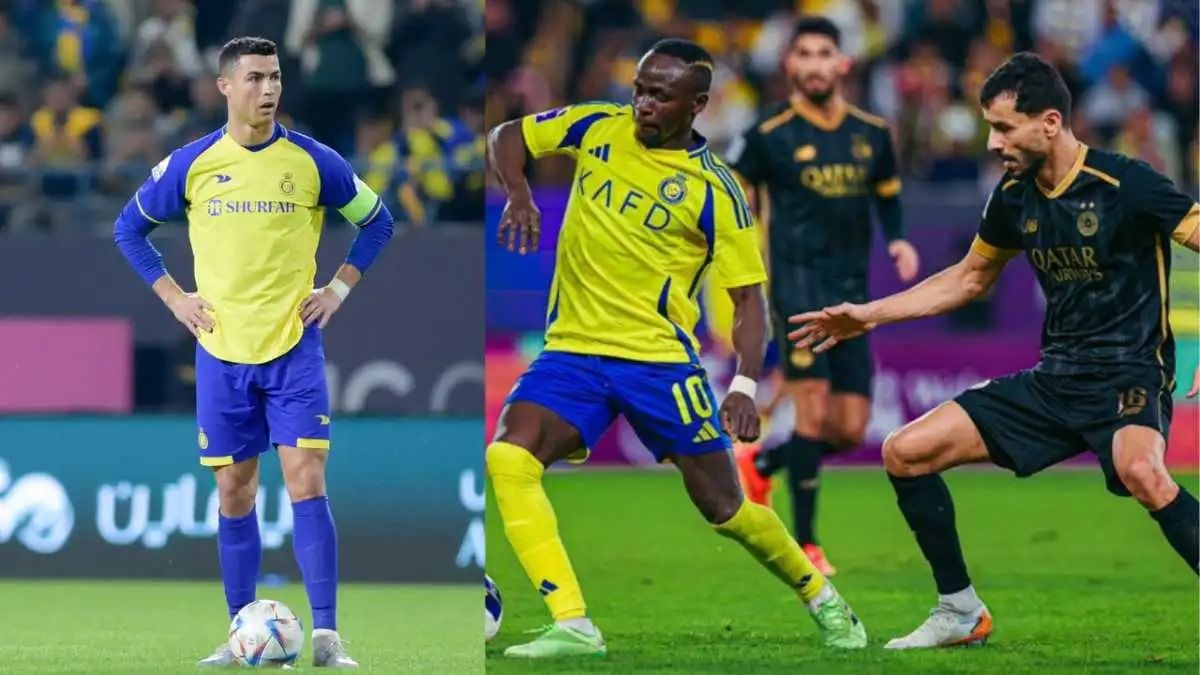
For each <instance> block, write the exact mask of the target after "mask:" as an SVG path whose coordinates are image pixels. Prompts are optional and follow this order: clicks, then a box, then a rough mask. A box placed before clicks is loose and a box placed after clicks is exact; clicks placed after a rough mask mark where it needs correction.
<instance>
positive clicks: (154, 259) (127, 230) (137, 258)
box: [113, 196, 167, 285]
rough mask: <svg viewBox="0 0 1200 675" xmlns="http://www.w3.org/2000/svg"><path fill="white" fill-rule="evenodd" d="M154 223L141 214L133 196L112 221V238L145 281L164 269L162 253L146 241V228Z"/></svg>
mask: <svg viewBox="0 0 1200 675" xmlns="http://www.w3.org/2000/svg"><path fill="white" fill-rule="evenodd" d="M154 225H155V223H154V222H153V221H151V220H149V219H147V218H146V217H145V216H144V215H143V214H142V212H141V210H140V208H139V207H138V204H137V197H136V196H135V197H134V198H133V199H130V200H129V203H128V204H126V205H125V208H124V209H122V211H121V214H120V215H119V216H117V222H116V223H115V224H114V225H113V241H115V242H116V244H117V248H118V249H120V251H121V254H122V255H124V256H125V259H126V260H128V261H129V264H130V266H131V267H133V269H134V271H136V272H137V273H138V276H140V277H141V278H142V281H145V282H146V285H150V284H153V283H154V282H155V281H158V280H159V278H161V277H162V276H163V275H164V274H166V273H167V268H166V266H165V265H164V264H163V259H162V254H161V253H159V252H158V249H156V248H154V244H151V243H150V231H151V230H153V229H154Z"/></svg>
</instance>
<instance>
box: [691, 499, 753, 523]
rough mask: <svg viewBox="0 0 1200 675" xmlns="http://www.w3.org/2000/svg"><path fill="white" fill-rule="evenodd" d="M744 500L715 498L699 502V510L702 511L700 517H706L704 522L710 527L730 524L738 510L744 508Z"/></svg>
mask: <svg viewBox="0 0 1200 675" xmlns="http://www.w3.org/2000/svg"><path fill="white" fill-rule="evenodd" d="M742 501H743V500H742V498H741V497H740V496H738V497H736V498H735V497H732V496H730V497H725V496H721V497H715V498H713V499H711V500H706V501H704V502H698V503H697V504H696V506H697V508H699V509H700V515H702V516H704V520H706V521H708V523H709V524H710V525H720V524H721V523H727V522H729V521H730V520H731V519H732V518H733V517H734V516H735V515H737V512H738V509H740V508H741V507H742Z"/></svg>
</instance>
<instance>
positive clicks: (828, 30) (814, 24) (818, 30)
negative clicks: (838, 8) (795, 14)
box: [792, 16, 842, 49]
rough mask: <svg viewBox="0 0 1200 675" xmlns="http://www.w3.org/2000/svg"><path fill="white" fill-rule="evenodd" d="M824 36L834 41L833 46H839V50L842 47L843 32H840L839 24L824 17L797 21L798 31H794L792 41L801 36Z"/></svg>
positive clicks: (811, 17)
mask: <svg viewBox="0 0 1200 675" xmlns="http://www.w3.org/2000/svg"><path fill="white" fill-rule="evenodd" d="M810 34H816V35H824V36H825V37H827V38H829V39H830V40H833V44H835V45H837V47H838V49H841V47H842V31H840V30H838V27H837V24H835V23H834V22H832V21H830V20H829V19H827V18H825V17H823V16H802V17H800V19H799V20H798V21H796V29H795V30H793V31H792V40H793V41H795V40H796V38H798V37H800V36H801V35H810Z"/></svg>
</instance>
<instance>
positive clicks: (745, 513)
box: [716, 500, 825, 602]
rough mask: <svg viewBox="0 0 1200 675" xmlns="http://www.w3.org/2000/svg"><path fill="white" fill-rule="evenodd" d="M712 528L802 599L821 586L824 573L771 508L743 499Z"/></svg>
mask: <svg viewBox="0 0 1200 675" xmlns="http://www.w3.org/2000/svg"><path fill="white" fill-rule="evenodd" d="M716 528H717V533H718V534H720V535H722V536H725V537H729V538H730V539H735V540H737V541H738V542H739V543H741V545H742V546H744V547H745V548H746V550H747V551H749V552H750V554H751V555H753V556H754V558H755V560H758V562H759V563H761V564H762V566H763V567H766V568H767V569H768V570H771V574H774V575H775V576H777V577H779V579H780V580H781V581H783V582H784V583H786V584H787V585H788V586H791V587H792V588H793V589H795V591H796V594H797V595H799V596H800V599H801V600H803V601H804V602H808V601H810V600H812V599H813V598H815V597H817V593H819V592H820V591H821V589H822V588H823V587H824V586H825V577H824V576H822V575H821V573H820V572H818V571H817V568H815V567H813V564H812V562H810V561H809V559H808V556H806V555H804V551H802V550H800V545H799V544H797V543H796V540H795V539H792V536H791V535H790V534H788V531H787V528H786V527H784V525H783V521H781V520H780V519H779V516H777V515H775V512H774V511H772V510H771V509H768V508H767V507H765V506H762V505H760V504H755V503H754V502H751V501H750V500H746V501H744V502H742V506H741V507H740V508H739V509H738V511H737V513H735V514H733V517H732V518H730V519H729V520H727V521H725V522H723V523H721V524H720V525H717V526H716Z"/></svg>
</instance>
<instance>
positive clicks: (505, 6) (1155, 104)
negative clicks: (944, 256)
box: [485, 0, 1200, 192]
mask: <svg viewBox="0 0 1200 675" xmlns="http://www.w3.org/2000/svg"><path fill="white" fill-rule="evenodd" d="M800 13H812V14H823V15H825V16H828V17H829V18H830V19H832V20H833V21H834V22H835V23H836V24H838V26H839V27H840V28H841V29H842V35H843V44H842V49H843V51H844V52H846V53H847V54H849V55H850V56H851V57H853V59H854V62H855V66H854V69H853V71H852V74H851V76H850V77H849V78H848V79H847V92H846V93H847V96H848V98H849V99H850V100H851V101H855V102H856V103H858V104H859V105H861V106H862V107H865V108H867V109H869V110H871V111H873V112H875V113H877V114H880V115H882V116H884V117H886V118H887V119H888V120H889V121H890V122H891V123H892V125H893V131H894V134H895V142H896V149H897V153H898V157H899V159H900V162H901V165H902V169H903V171H904V172H905V173H906V174H907V176H908V177H909V179H910V181H911V180H913V179H915V180H918V181H922V182H929V183H933V184H944V183H947V182H967V183H970V182H972V181H973V182H975V183H976V184H978V185H979V189H980V190H981V192H986V191H989V190H990V189H991V188H992V186H993V185H994V182H995V180H996V179H997V178H998V174H999V172H1000V171H1001V169H1000V168H999V166H998V164H997V163H996V162H990V161H985V160H986V159H987V151H986V148H985V145H986V137H987V127H986V125H985V124H984V123H983V120H982V118H981V116H980V114H979V108H978V103H977V101H978V91H979V88H980V87H981V85H982V83H983V80H984V79H985V78H986V76H987V75H988V73H989V72H991V70H992V69H993V68H994V67H996V66H997V65H999V64H1000V63H1001V62H1002V61H1003V60H1004V59H1005V58H1006V57H1007V55H1008V54H1010V53H1012V52H1015V51H1020V50H1033V51H1036V52H1037V53H1039V54H1041V55H1043V56H1044V57H1045V58H1047V59H1049V60H1050V61H1052V62H1053V63H1055V64H1056V65H1057V66H1058V67H1059V68H1060V69H1061V71H1062V73H1063V75H1064V77H1065V79H1066V81H1067V84H1068V86H1069V87H1070V88H1071V91H1072V93H1073V95H1074V101H1075V110H1074V113H1073V115H1072V125H1073V127H1074V129H1075V133H1076V135H1077V136H1079V137H1080V138H1081V139H1082V140H1084V141H1085V142H1087V143H1088V144H1089V145H1093V146H1096V147H1106V148H1110V149H1114V150H1117V151H1120V152H1123V153H1126V154H1129V155H1133V156H1136V157H1140V158H1142V159H1144V160H1146V161H1147V162H1149V163H1150V164H1151V165H1153V166H1154V167H1155V168H1157V169H1159V170H1160V171H1163V172H1164V173H1166V174H1167V175H1168V176H1170V177H1171V178H1172V179H1174V180H1175V182H1176V184H1177V185H1181V186H1184V189H1190V190H1192V191H1193V192H1194V191H1195V186H1196V176H1197V157H1198V154H1200V151H1198V148H1197V105H1198V103H1197V48H1196V40H1197V0H794V1H788V0H738V1H737V2H733V1H731V0H591V1H575V2H572V1H570V0H488V2H487V8H486V15H485V21H486V30H487V51H488V58H487V66H486V68H487V78H488V83H489V87H488V93H487V97H488V100H487V126H488V127H490V126H491V125H493V124H497V123H499V122H501V121H503V120H504V119H509V118H512V117H515V116H518V115H522V114H526V113H529V112H533V111H539V110H543V109H546V108H552V107H555V106H558V105H561V104H563V103H567V102H571V101H578V100H592V99H604V100H616V101H627V100H629V98H630V84H631V82H632V80H633V72H634V69H635V65H636V62H637V58H638V57H639V56H640V55H641V53H642V52H643V51H644V50H645V49H646V48H647V47H648V46H649V45H650V44H651V43H652V42H653V41H655V40H657V39H659V38H661V37H664V36H678V37H688V38H691V39H693V40H696V41H697V42H699V43H700V44H702V45H704V46H705V47H706V48H707V49H708V50H709V51H710V52H711V53H712V54H713V55H714V57H715V58H716V61H717V63H716V71H715V79H714V85H713V91H712V99H711V100H712V102H711V104H710V105H709V107H708V109H707V111H705V112H704V113H703V114H702V115H701V116H700V118H699V121H698V123H697V127H698V129H699V130H700V131H701V132H702V133H704V134H705V135H706V136H708V138H709V140H710V143H711V144H712V146H713V147H714V149H716V150H717V151H718V152H720V151H721V150H723V149H724V148H725V147H726V146H727V144H728V143H729V142H730V141H731V140H732V139H733V138H735V137H736V136H737V135H738V134H739V133H741V131H742V130H744V129H746V128H747V127H749V126H750V125H751V124H752V123H753V121H754V119H755V116H756V114H757V111H758V110H759V108H760V107H761V106H762V105H763V104H765V103H768V102H771V101H774V100H781V99H783V98H786V96H787V95H788V92H789V83H788V82H787V79H786V77H785V76H784V75H783V73H782V72H781V63H782V56H783V53H784V51H785V50H786V48H787V46H788V45H789V42H790V39H791V35H792V28H793V25H794V21H795V19H796V17H797V16H798V14H800ZM538 170H539V171H541V172H543V173H542V175H541V176H540V177H541V179H542V180H543V181H546V182H566V181H568V180H569V173H566V171H568V169H567V167H564V166H563V165H561V164H559V165H554V164H549V165H546V164H545V163H543V164H542V165H540V166H539V167H538ZM1189 186H1190V187H1189Z"/></svg>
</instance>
